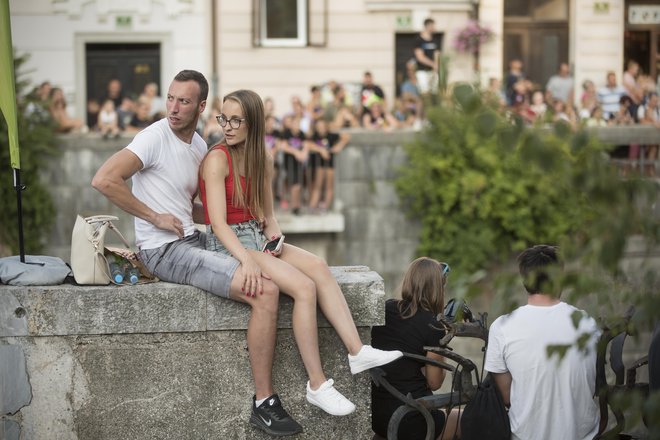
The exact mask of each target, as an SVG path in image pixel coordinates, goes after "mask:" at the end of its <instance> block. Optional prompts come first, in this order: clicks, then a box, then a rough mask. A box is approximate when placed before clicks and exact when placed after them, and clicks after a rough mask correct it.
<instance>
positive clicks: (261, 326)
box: [229, 266, 279, 400]
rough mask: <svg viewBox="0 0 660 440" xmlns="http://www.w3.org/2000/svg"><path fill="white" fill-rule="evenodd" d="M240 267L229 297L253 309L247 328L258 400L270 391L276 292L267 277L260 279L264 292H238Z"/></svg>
mask: <svg viewBox="0 0 660 440" xmlns="http://www.w3.org/2000/svg"><path fill="white" fill-rule="evenodd" d="M241 271H242V267H240V266H239V267H238V269H236V272H235V274H234V277H233V278H232V280H231V288H230V293H229V295H230V297H231V299H233V300H234V301H239V302H243V303H247V304H249V305H250V307H251V308H252V310H251V311H250V320H249V321H248V329H247V344H248V353H249V358H250V368H251V369H252V376H253V378H254V391H255V392H254V394H255V395H256V398H257V400H260V399H265V398H266V397H269V396H271V395H272V394H273V393H274V391H273V381H272V377H273V357H274V353H275V339H276V336H277V309H278V303H279V291H278V289H277V286H276V285H275V284H274V283H273V282H272V281H269V280H266V279H264V280H263V288H264V293H263V294H262V295H257V296H256V297H254V298H253V297H250V296H245V294H244V293H242V292H241V287H242V284H243V277H242V275H241Z"/></svg>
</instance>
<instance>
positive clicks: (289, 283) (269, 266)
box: [250, 250, 316, 300]
mask: <svg viewBox="0 0 660 440" xmlns="http://www.w3.org/2000/svg"><path fill="white" fill-rule="evenodd" d="M250 256H252V258H254V260H255V261H256V262H257V264H258V265H259V267H260V268H261V271H262V272H263V273H265V274H266V275H268V276H269V277H270V278H271V280H272V281H273V282H274V283H275V285H277V287H279V288H280V291H281V292H282V293H285V294H287V295H289V296H291V297H292V298H293V299H294V300H295V299H300V298H301V295H305V296H308V295H315V293H316V292H315V287H314V281H313V280H312V279H310V278H309V277H308V276H307V275H305V273H304V272H302V271H301V270H299V269H298V268H296V267H295V266H293V265H291V264H290V263H289V262H287V261H285V260H282V259H281V258H278V257H274V256H272V255H268V254H266V253H264V252H259V251H253V250H251V251H250Z"/></svg>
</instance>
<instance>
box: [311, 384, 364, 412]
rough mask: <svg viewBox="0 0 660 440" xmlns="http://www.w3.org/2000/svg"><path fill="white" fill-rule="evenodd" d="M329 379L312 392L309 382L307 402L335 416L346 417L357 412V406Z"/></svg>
mask: <svg viewBox="0 0 660 440" xmlns="http://www.w3.org/2000/svg"><path fill="white" fill-rule="evenodd" d="M334 383H335V382H334V381H333V380H332V379H328V380H326V381H325V382H323V383H322V384H321V386H320V387H319V388H318V389H317V390H312V388H311V387H310V386H309V381H307V401H308V402H309V403H311V404H312V405H316V406H318V407H319V408H321V409H322V410H323V411H325V412H327V413H328V414H331V415H333V416H345V415H347V414H350V413H352V412H353V411H355V405H354V404H353V402H351V401H350V400H348V399H347V398H346V397H344V395H343V394H342V393H340V392H339V391H337V390H336V389H335V387H334V386H333V384H334Z"/></svg>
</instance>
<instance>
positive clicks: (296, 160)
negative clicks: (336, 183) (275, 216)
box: [281, 115, 309, 215]
mask: <svg viewBox="0 0 660 440" xmlns="http://www.w3.org/2000/svg"><path fill="white" fill-rule="evenodd" d="M300 122H301V121H300V119H298V118H297V117H295V116H292V115H288V116H285V117H284V122H283V123H284V133H283V134H282V139H283V142H282V144H281V145H282V151H284V169H285V172H286V184H287V187H288V188H289V194H291V200H290V207H291V212H292V213H293V215H299V214H300V208H301V204H302V183H303V172H304V166H305V163H306V162H307V157H308V155H309V150H308V148H307V145H306V144H305V143H304V140H305V133H304V132H303V131H302V130H301V129H300Z"/></svg>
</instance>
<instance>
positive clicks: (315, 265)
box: [308, 255, 332, 277]
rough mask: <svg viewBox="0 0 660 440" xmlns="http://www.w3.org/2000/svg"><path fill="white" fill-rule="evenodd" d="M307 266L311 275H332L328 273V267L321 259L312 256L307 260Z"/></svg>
mask: <svg viewBox="0 0 660 440" xmlns="http://www.w3.org/2000/svg"><path fill="white" fill-rule="evenodd" d="M308 264H309V266H310V271H311V273H313V274H315V275H318V276H323V277H331V276H332V273H331V272H330V268H329V267H328V263H326V261H325V260H324V259H323V258H321V257H319V256H317V255H314V256H312V257H310V258H309V263H308Z"/></svg>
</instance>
